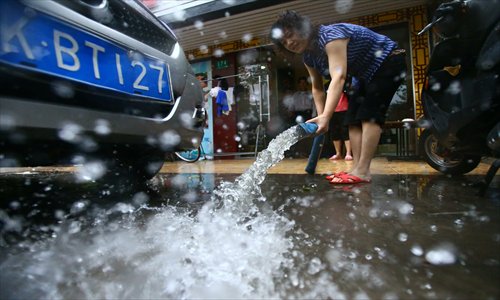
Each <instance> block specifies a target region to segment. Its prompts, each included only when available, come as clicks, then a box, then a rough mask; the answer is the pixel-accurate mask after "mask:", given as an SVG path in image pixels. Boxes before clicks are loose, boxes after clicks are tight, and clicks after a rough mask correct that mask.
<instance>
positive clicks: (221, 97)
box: [215, 90, 229, 116]
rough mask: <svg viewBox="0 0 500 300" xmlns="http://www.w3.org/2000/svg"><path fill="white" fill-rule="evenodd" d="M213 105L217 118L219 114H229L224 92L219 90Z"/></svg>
mask: <svg viewBox="0 0 500 300" xmlns="http://www.w3.org/2000/svg"><path fill="white" fill-rule="evenodd" d="M215 104H217V116H220V115H221V114H225V115H228V114H229V105H228V104H227V94H226V92H225V91H224V90H219V92H218V93H217V98H216V99H215Z"/></svg>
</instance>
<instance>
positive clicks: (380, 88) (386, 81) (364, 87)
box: [334, 53, 406, 125]
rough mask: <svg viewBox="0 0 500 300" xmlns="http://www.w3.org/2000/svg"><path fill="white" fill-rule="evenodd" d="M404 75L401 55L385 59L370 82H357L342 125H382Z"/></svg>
mask: <svg viewBox="0 0 500 300" xmlns="http://www.w3.org/2000/svg"><path fill="white" fill-rule="evenodd" d="M404 74H406V58H405V54H404V53H402V54H397V55H392V56H389V57H387V58H386V60H385V61H384V62H383V63H382V65H381V66H380V68H379V69H378V70H377V72H376V73H375V74H374V75H373V78H372V80H371V81H370V82H368V83H367V82H365V81H364V80H359V81H358V86H357V88H356V89H355V90H354V91H352V94H350V95H349V108H348V109H347V115H346V117H345V119H344V124H346V125H360V124H361V122H363V121H372V122H376V123H378V124H380V125H383V124H384V122H385V119H386V114H387V109H388V108H389V105H390V104H391V100H392V97H393V96H394V93H395V92H396V90H397V89H398V87H399V86H400V85H401V83H403V80H404ZM402 75H403V76H402ZM334 115H335V113H334Z"/></svg>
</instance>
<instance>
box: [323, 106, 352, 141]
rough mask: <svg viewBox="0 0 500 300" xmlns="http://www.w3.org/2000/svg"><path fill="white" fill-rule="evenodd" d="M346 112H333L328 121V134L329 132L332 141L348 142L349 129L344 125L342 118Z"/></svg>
mask: <svg viewBox="0 0 500 300" xmlns="http://www.w3.org/2000/svg"><path fill="white" fill-rule="evenodd" d="M346 113H347V112H346V111H339V112H334V113H333V116H332V118H331V120H330V124H329V127H328V132H330V137H331V138H332V140H334V141H339V140H342V141H348V140H349V127H347V125H344V117H345V115H346Z"/></svg>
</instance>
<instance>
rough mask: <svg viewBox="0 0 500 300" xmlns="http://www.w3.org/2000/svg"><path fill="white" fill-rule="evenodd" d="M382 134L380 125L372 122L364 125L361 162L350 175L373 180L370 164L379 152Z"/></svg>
mask: <svg viewBox="0 0 500 300" xmlns="http://www.w3.org/2000/svg"><path fill="white" fill-rule="evenodd" d="M381 133H382V129H381V127H380V125H379V124H377V123H375V122H370V121H366V122H363V123H362V134H361V149H360V154H359V160H358V161H357V164H356V166H355V167H354V168H353V169H352V170H351V172H350V174H352V175H354V176H358V177H360V178H362V179H364V180H367V181H369V180H370V179H371V174H370V164H371V161H372V159H373V157H374V156H375V152H376V151H377V146H378V142H379V140H380V135H381Z"/></svg>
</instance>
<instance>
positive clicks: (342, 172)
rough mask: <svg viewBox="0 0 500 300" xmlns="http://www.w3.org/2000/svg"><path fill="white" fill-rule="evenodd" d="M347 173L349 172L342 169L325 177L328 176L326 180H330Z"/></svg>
mask: <svg viewBox="0 0 500 300" xmlns="http://www.w3.org/2000/svg"><path fill="white" fill-rule="evenodd" d="M345 174H347V172H344V171H340V172H336V173H333V174H330V175H328V176H326V177H325V178H326V180H328V181H330V180H332V179H333V178H335V177H340V176H342V175H345Z"/></svg>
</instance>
